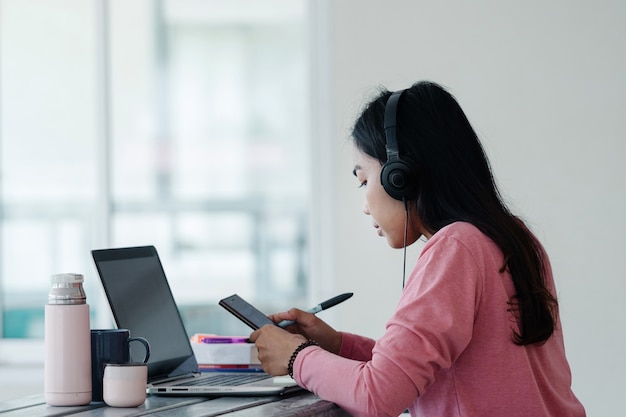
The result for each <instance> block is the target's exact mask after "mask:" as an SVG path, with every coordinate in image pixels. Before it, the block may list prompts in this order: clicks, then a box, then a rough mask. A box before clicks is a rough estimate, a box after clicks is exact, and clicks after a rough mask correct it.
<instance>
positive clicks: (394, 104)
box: [380, 90, 416, 201]
mask: <svg viewBox="0 0 626 417" xmlns="http://www.w3.org/2000/svg"><path fill="white" fill-rule="evenodd" d="M403 93H404V90H400V91H396V92H395V93H393V94H391V96H390V97H389V99H388V100H387V104H386V105H385V121H384V127H385V141H386V143H385V149H386V150H387V162H385V164H384V165H383V167H382V170H381V171H380V182H381V183H382V185H383V188H384V189H385V191H386V192H387V194H389V195H390V196H391V197H393V198H395V199H396V200H402V201H406V199H408V198H410V197H413V196H414V194H415V189H416V179H415V169H414V164H413V163H412V162H411V161H409V160H406V159H405V160H403V159H401V158H400V151H399V150H398V139H397V137H396V130H397V122H396V117H397V113H398V101H399V100H400V97H401V96H402V94H403Z"/></svg>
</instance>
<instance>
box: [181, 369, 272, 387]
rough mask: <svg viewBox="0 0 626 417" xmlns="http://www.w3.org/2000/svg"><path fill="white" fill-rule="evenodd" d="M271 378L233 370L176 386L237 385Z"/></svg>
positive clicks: (265, 375)
mask: <svg viewBox="0 0 626 417" xmlns="http://www.w3.org/2000/svg"><path fill="white" fill-rule="evenodd" d="M267 378H271V377H270V376H269V375H268V374H265V373H259V374H238V373H236V372H233V373H232V374H224V373H219V374H215V375H208V376H206V377H205V376H202V377H200V378H198V379H196V380H195V381H187V382H184V383H180V384H176V385H175V386H190V385H194V386H197V385H213V386H219V385H222V386H235V385H243V384H247V383H249V382H256V381H260V380H263V379H267Z"/></svg>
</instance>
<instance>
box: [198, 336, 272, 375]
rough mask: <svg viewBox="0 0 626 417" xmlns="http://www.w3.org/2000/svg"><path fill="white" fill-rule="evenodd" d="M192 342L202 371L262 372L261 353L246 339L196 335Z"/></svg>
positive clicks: (241, 337)
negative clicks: (259, 356)
mask: <svg viewBox="0 0 626 417" xmlns="http://www.w3.org/2000/svg"><path fill="white" fill-rule="evenodd" d="M190 340H191V348H192V349H193V353H194V355H195V356H196V361H197V362H198V368H199V369H200V371H207V372H208V371H213V370H217V369H219V370H233V371H237V370H245V371H257V370H258V371H261V370H262V368H261V362H260V361H259V358H258V356H257V355H258V353H259V352H258V351H257V348H256V346H255V345H254V344H253V343H249V342H248V341H247V338H246V337H243V336H218V335H214V334H195V335H193V336H192V337H191V339H190Z"/></svg>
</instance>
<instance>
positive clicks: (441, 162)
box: [352, 81, 557, 345]
mask: <svg viewBox="0 0 626 417" xmlns="http://www.w3.org/2000/svg"><path fill="white" fill-rule="evenodd" d="M390 95H391V93H390V92H389V91H386V90H384V91H383V92H382V93H380V94H379V95H378V97H376V98H375V99H373V100H372V101H371V102H370V103H369V104H368V105H367V106H366V107H365V109H364V110H363V112H362V114H361V116H360V117H359V118H358V119H357V121H356V123H355V125H354V128H353V131H352V137H353V140H354V143H355V145H356V147H357V149H359V150H360V151H362V152H363V153H365V154H366V155H369V156H370V157H372V158H375V159H377V160H378V161H379V162H380V163H381V164H384V163H385V162H386V160H387V155H386V152H385V132H384V128H383V118H384V110H385V104H386V102H387V99H388V98H389V96H390ZM397 126H398V128H397V138H398V145H399V150H400V157H401V158H403V159H407V160H409V161H411V163H412V165H414V171H415V173H414V175H415V180H416V181H417V189H416V191H415V195H414V196H412V197H410V198H409V199H408V200H409V201H408V204H410V205H411V206H412V207H415V209H416V212H417V214H418V216H419V218H420V220H421V221H422V224H423V225H424V227H425V228H426V229H428V231H429V232H431V233H436V232H437V231H438V230H440V229H441V228H443V227H445V226H447V225H449V224H451V223H453V222H457V221H463V222H468V223H471V224H473V225H474V226H476V227H477V228H478V229H479V230H480V231H481V232H483V233H484V234H485V235H487V236H488V237H489V238H490V239H491V240H493V241H494V242H495V243H496V245H498V247H500V249H501V250H502V252H503V254H504V259H503V263H502V268H501V272H504V271H505V270H506V269H508V270H509V272H510V273H511V276H512V279H513V284H514V285H515V291H516V294H515V297H514V298H513V299H512V300H510V301H509V307H510V309H511V310H512V311H513V313H514V314H515V316H516V317H517V320H518V324H519V332H517V331H514V332H513V341H514V342H515V343H516V344H518V345H530V344H541V343H543V342H545V341H546V340H548V339H549V338H550V336H551V335H552V333H553V332H554V329H555V326H556V321H557V318H556V315H557V300H556V298H555V297H554V296H553V295H552V293H551V292H550V290H549V289H548V288H547V284H546V279H545V275H546V273H547V271H546V265H545V262H544V259H545V254H544V252H543V249H542V248H541V246H540V244H539V243H538V242H537V240H536V238H535V237H534V236H533V235H532V233H531V232H530V231H529V230H528V228H527V227H526V225H525V224H524V223H523V221H522V220H520V219H519V218H518V217H516V216H514V215H513V214H512V213H511V212H510V211H509V209H508V208H507V207H506V205H505V203H504V202H503V199H502V196H501V195H500V192H499V191H498V188H497V186H496V183H495V180H494V177H493V175H492V172H491V168H490V166H489V161H488V159H487V156H486V154H485V152H484V150H483V147H482V145H481V144H480V141H479V139H478V137H477V135H476V133H475V132H474V129H473V128H472V126H471V125H470V123H469V121H468V120H467V117H466V116H465V113H464V112H463V110H462V109H461V107H460V106H459V104H458V103H457V101H456V99H455V98H454V97H453V96H452V95H451V94H450V93H448V92H447V91H446V90H445V89H444V88H443V87H441V86H440V85H438V84H435V83H432V82H425V81H423V82H418V83H416V84H414V85H413V86H411V88H409V89H407V90H406V91H405V92H404V94H403V95H402V96H401V98H400V101H399V103H398V111H397Z"/></svg>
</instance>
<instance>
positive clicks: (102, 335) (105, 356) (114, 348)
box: [91, 329, 150, 401]
mask: <svg viewBox="0 0 626 417" xmlns="http://www.w3.org/2000/svg"><path fill="white" fill-rule="evenodd" d="M135 341H137V342H140V343H141V344H143V346H144V348H145V351H146V353H145V357H144V360H143V363H147V362H148V359H150V344H149V343H148V341H147V340H146V339H144V338H143V337H130V330H127V329H96V330H94V329H92V330H91V389H92V398H91V400H92V401H103V396H102V394H103V392H102V379H103V378H104V367H105V366H106V364H107V363H117V364H123V363H128V362H130V358H131V355H130V342H135Z"/></svg>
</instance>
